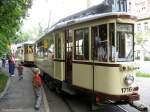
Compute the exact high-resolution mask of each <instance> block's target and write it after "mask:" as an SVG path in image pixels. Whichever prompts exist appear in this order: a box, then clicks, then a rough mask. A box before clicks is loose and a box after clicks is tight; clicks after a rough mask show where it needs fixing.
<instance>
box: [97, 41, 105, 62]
mask: <svg viewBox="0 0 150 112" xmlns="http://www.w3.org/2000/svg"><path fill="white" fill-rule="evenodd" d="M97 57H98V60H99V61H106V60H107V52H106V46H105V43H101V45H99V47H98V52H97Z"/></svg>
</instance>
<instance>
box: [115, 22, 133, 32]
mask: <svg viewBox="0 0 150 112" xmlns="http://www.w3.org/2000/svg"><path fill="white" fill-rule="evenodd" d="M117 31H122V32H132V25H131V24H130V25H129V24H117Z"/></svg>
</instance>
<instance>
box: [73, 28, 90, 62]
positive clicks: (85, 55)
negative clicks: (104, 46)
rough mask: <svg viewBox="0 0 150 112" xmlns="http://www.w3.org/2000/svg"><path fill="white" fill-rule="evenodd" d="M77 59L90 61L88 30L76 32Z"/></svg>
mask: <svg viewBox="0 0 150 112" xmlns="http://www.w3.org/2000/svg"><path fill="white" fill-rule="evenodd" d="M75 59H77V60H83V59H85V60H88V59H89V30H88V28H84V29H79V30H75Z"/></svg>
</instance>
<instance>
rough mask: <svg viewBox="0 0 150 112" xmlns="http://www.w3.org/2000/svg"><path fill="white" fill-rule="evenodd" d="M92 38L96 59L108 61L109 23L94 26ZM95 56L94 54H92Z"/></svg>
mask: <svg viewBox="0 0 150 112" xmlns="http://www.w3.org/2000/svg"><path fill="white" fill-rule="evenodd" d="M92 38H94V39H92V40H94V41H93V42H92V43H93V46H94V52H93V50H92V54H93V53H94V59H96V60H99V61H107V55H108V54H107V51H108V50H107V24H104V25H99V26H95V27H93V28H92ZM92 48H93V47H92ZM92 57H93V56H92Z"/></svg>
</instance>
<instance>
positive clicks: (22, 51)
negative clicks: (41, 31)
mask: <svg viewBox="0 0 150 112" xmlns="http://www.w3.org/2000/svg"><path fill="white" fill-rule="evenodd" d="M16 55H17V58H18V59H19V60H20V61H21V62H22V63H23V64H24V65H27V66H28V65H29V66H33V65H34V42H25V43H22V44H21V45H20V46H18V47H17V52H16Z"/></svg>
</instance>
